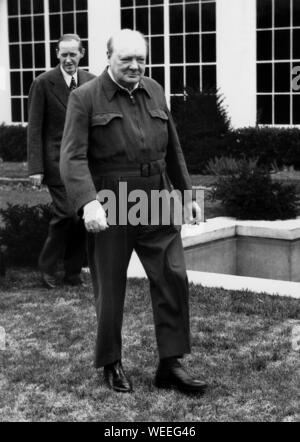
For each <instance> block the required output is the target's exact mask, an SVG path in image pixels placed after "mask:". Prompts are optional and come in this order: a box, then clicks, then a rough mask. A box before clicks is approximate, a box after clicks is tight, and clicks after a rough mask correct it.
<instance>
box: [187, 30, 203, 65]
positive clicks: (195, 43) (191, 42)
mask: <svg viewBox="0 0 300 442" xmlns="http://www.w3.org/2000/svg"><path fill="white" fill-rule="evenodd" d="M185 46H186V62H187V63H195V62H196V63H199V61H200V35H187V36H186V39H185Z"/></svg>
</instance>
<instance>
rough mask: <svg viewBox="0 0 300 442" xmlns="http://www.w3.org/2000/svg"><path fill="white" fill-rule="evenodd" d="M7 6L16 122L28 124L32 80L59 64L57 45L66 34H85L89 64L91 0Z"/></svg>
mask: <svg viewBox="0 0 300 442" xmlns="http://www.w3.org/2000/svg"><path fill="white" fill-rule="evenodd" d="M45 5H46V6H47V8H48V10H49V15H48V14H47V15H46V12H47V11H45V9H44V8H45ZM7 6H8V31H9V54H10V80H11V103H12V121H13V122H14V123H25V122H27V97H28V93H29V89H30V86H31V83H32V81H33V80H34V79H35V78H36V77H37V76H38V75H40V74H41V73H43V72H45V71H46V70H48V69H50V68H51V67H54V66H56V64H57V63H58V60H57V58H56V55H55V48H56V42H57V40H58V39H59V37H60V36H61V35H62V34H63V33H78V34H79V35H80V36H81V38H82V39H83V44H84V47H85V48H86V55H85V57H84V59H83V60H82V62H81V66H82V67H86V68H87V67H88V51H87V49H88V43H87V37H88V14H87V7H88V4H87V0H46V1H44V0H7ZM49 45H50V50H49Z"/></svg>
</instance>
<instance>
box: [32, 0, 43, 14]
mask: <svg viewBox="0 0 300 442" xmlns="http://www.w3.org/2000/svg"><path fill="white" fill-rule="evenodd" d="M33 12H34V13H35V14H42V13H43V12H44V1H43V0H33Z"/></svg>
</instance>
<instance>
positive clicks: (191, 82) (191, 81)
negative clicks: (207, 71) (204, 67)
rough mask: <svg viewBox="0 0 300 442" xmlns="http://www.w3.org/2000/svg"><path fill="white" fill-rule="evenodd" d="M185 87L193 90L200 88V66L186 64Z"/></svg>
mask: <svg viewBox="0 0 300 442" xmlns="http://www.w3.org/2000/svg"><path fill="white" fill-rule="evenodd" d="M186 87H187V88H192V89H194V90H197V91H198V90H199V89H200V67H199V66H187V67H186Z"/></svg>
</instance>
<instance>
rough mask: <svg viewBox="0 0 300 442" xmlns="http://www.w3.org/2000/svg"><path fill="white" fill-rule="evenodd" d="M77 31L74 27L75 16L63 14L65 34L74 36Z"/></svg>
mask: <svg viewBox="0 0 300 442" xmlns="http://www.w3.org/2000/svg"><path fill="white" fill-rule="evenodd" d="M74 30H75V26H74V15H73V14H63V33H64V34H69V33H70V34H73V33H74Z"/></svg>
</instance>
